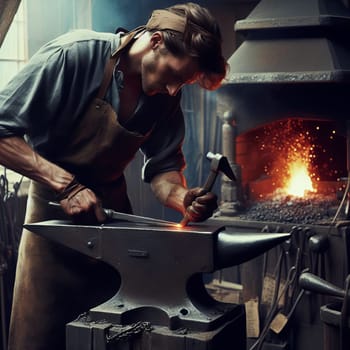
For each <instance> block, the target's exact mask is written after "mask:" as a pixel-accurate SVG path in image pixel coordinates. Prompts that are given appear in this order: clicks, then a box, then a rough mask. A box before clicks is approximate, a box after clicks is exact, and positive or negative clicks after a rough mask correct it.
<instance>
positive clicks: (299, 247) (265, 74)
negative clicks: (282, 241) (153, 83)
mask: <svg viewBox="0 0 350 350" xmlns="http://www.w3.org/2000/svg"><path fill="white" fill-rule="evenodd" d="M349 26H350V10H349V4H348V2H346V1H341V0H306V1H305V0H304V1H303V0H291V1H283V2H281V1H277V0H262V1H260V2H259V4H258V5H257V6H256V7H255V9H253V11H252V12H251V13H250V14H249V15H248V17H247V18H245V19H244V20H241V21H237V22H236V24H235V31H236V33H237V35H238V36H241V37H242V39H243V42H242V44H241V45H240V46H239V47H238V49H237V50H236V51H235V52H234V53H233V55H232V56H231V57H230V59H229V64H230V73H229V75H228V77H227V81H226V83H225V84H224V86H223V87H222V88H221V89H220V90H219V96H218V106H219V107H218V108H219V111H220V114H221V115H220V117H221V119H222V120H223V128H222V133H223V145H222V148H223V154H225V155H228V156H229V159H230V163H231V166H232V168H233V170H234V173H235V175H236V178H237V181H236V182H232V181H230V180H229V179H227V178H225V177H223V178H222V186H221V199H222V202H221V206H220V210H219V212H218V213H217V215H216V216H215V217H214V218H213V219H212V221H213V222H221V223H223V224H225V225H226V226H227V227H234V228H235V229H240V230H241V229H246V230H256V231H257V232H260V231H264V232H280V231H281V232H282V231H284V230H291V229H292V230H294V232H295V233H294V235H293V238H292V239H291V240H290V242H289V244H288V245H283V246H282V247H278V248H277V249H276V250H275V252H274V253H271V252H268V253H266V254H265V255H264V257H262V258H258V259H256V260H255V261H252V262H249V263H247V264H243V265H242V266H241V268H240V270H239V276H236V277H235V280H236V281H237V280H239V281H240V282H241V283H242V285H243V294H244V300H245V301H246V302H255V301H257V300H258V302H259V305H258V306H257V309H258V312H259V316H258V317H255V318H253V320H252V322H253V323H254V324H255V325H258V326H257V328H259V332H255V333H254V332H253V333H251V334H248V338H252V339H253V340H252V343H253V344H254V345H253V348H257V349H298V350H304V349H308V348H318V349H321V348H322V347H323V344H329V339H328V340H327V339H323V337H322V336H320V335H321V334H322V324H321V321H320V318H319V311H320V306H322V305H324V304H325V303H326V301H327V299H325V298H321V297H318V296H313V299H312V300H311V297H305V296H304V297H302V298H301V297H299V298H298V296H299V294H300V287H299V286H298V284H297V283H294V284H293V286H289V287H288V288H287V290H288V292H287V294H286V295H285V298H284V302H283V303H282V304H281V302H280V301H278V300H277V297H276V295H278V291H279V288H281V286H283V284H284V283H285V281H288V276H289V272H291V271H292V270H291V269H293V266H294V267H295V268H296V269H297V273H298V274H299V273H300V272H301V271H302V270H304V269H308V270H309V271H312V272H313V273H315V274H317V275H318V276H320V277H322V278H324V279H325V280H327V281H329V282H332V283H334V284H335V285H337V286H343V285H344V281H345V278H346V276H347V275H348V274H349V271H350V270H349V267H350V264H349V252H350V249H349V247H350V245H349V227H350V221H349V193H348V192H349V176H348V174H349V169H350V161H349V159H350V148H349V144H350V131H349V130H350V123H349V115H350V113H349V112H350V106H349V103H348V101H347V99H348V97H347V96H349V93H350V75H349V73H350V44H349V40H348V34H347V33H348V31H349ZM232 275H233V272H232V271H224V272H223V278H227V279H230V278H232ZM271 281H272V284H271ZM271 289H272V291H273V292H272V296H271V295H270V298H267V297H266V296H267V293H268V290H270V292H269V293H270V294H271ZM289 312H291V317H290V319H289V321H288V323H287V324H286V325H284V326H283V327H282V329H280V330H279V331H278V332H275V331H273V330H272V329H271V328H269V325H270V324H271V323H272V321H273V320H274V317H276V316H277V315H278V314H279V313H283V314H288V313H289ZM344 317H346V315H345V316H344ZM259 322H261V323H260V326H259Z"/></svg>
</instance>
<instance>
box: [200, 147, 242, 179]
mask: <svg viewBox="0 0 350 350" xmlns="http://www.w3.org/2000/svg"><path fill="white" fill-rule="evenodd" d="M207 159H209V160H210V162H211V163H210V170H211V171H214V172H216V173H219V172H222V173H223V174H224V175H226V176H227V177H228V178H229V179H230V180H232V181H236V176H235V174H234V173H233V171H232V169H231V166H230V164H229V162H228V160H227V158H226V157H225V156H223V155H222V154H220V153H215V154H214V153H212V152H208V153H207Z"/></svg>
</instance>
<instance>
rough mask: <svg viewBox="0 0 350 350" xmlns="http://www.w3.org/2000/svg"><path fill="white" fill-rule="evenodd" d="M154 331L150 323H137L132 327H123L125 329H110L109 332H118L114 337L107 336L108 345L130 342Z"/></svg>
mask: <svg viewBox="0 0 350 350" xmlns="http://www.w3.org/2000/svg"><path fill="white" fill-rule="evenodd" d="M151 330H152V326H151V324H150V323H149V322H141V321H140V322H136V323H133V324H131V325H127V326H123V327H118V328H117V327H115V326H113V327H112V328H110V329H109V331H113V333H114V332H116V333H114V334H112V335H110V334H106V341H107V344H110V343H116V342H118V341H121V340H129V339H132V338H135V337H136V336H137V335H140V334H141V333H143V332H145V331H146V332H150V331H151Z"/></svg>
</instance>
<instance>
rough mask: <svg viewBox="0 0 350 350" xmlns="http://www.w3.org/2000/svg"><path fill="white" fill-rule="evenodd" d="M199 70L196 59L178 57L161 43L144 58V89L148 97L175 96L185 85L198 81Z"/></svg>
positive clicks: (142, 67) (142, 71)
mask: <svg viewBox="0 0 350 350" xmlns="http://www.w3.org/2000/svg"><path fill="white" fill-rule="evenodd" d="M198 70H199V69H198V63H197V62H196V60H195V59H193V58H192V57H190V56H184V57H176V56H174V55H173V54H171V53H170V52H169V51H168V50H167V49H166V48H165V46H164V43H163V42H160V43H159V44H158V45H156V46H155V47H154V48H152V50H150V51H149V52H148V53H147V54H145V55H144V56H143V58H142V63H141V76H142V89H143V91H144V93H145V94H146V95H155V94H158V93H160V94H169V95H171V96H175V95H176V94H177V92H178V91H179V90H180V89H181V87H182V86H183V85H185V84H191V83H194V82H195V81H196V78H197V76H198Z"/></svg>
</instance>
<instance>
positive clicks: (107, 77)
mask: <svg viewBox="0 0 350 350" xmlns="http://www.w3.org/2000/svg"><path fill="white" fill-rule="evenodd" d="M144 30H145V27H144V26H140V27H137V28H136V29H134V30H133V31H131V32H129V33H128V34H126V36H125V40H124V42H123V44H122V45H119V47H118V48H117V49H116V50H115V51H114V52H113V53H112V55H111V57H110V59H109V60H108V62H107V64H106V66H105V70H104V75H103V79H102V82H101V85H100V88H99V89H98V92H97V95H96V97H97V98H100V99H103V98H104V97H105V95H106V92H107V89H108V87H109V84H110V83H111V79H112V76H113V71H114V67H115V64H116V61H117V59H118V58H119V55H120V52H121V50H123V49H124V48H125V47H126V46H127V45H128V44H129V43H130V42H131V40H133V39H134V38H135V36H136V35H137V34H139V33H141V32H142V31H144Z"/></svg>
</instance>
